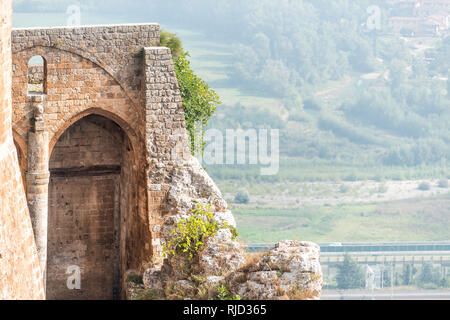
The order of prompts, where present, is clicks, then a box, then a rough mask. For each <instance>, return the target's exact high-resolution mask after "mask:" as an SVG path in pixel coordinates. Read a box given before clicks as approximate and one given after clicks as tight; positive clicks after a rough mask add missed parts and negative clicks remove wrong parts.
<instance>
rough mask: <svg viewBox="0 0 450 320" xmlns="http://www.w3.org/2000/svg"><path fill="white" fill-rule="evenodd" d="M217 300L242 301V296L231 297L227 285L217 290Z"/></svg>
mask: <svg viewBox="0 0 450 320" xmlns="http://www.w3.org/2000/svg"><path fill="white" fill-rule="evenodd" d="M217 299H219V300H241V299H242V298H241V296H239V295H234V296H233V295H231V294H230V291H228V289H227V287H226V286H225V285H221V286H220V287H219V288H218V289H217Z"/></svg>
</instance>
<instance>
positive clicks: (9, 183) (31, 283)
mask: <svg viewBox="0 0 450 320" xmlns="http://www.w3.org/2000/svg"><path fill="white" fill-rule="evenodd" d="M11 19H12V1H10V0H0V172H1V176H0V299H43V298H44V288H43V281H42V277H41V270H40V267H39V261H38V257H37V251H36V245H35V243H34V239H33V229H32V226H31V221H30V217H29V214H28V210H27V205H26V199H25V192H24V187H23V183H22V177H21V174H20V168H19V164H18V158H17V152H16V148H15V146H14V142H13V137H12V130H11V114H12V104H11V47H10V44H11Z"/></svg>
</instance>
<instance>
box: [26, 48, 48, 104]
mask: <svg viewBox="0 0 450 320" xmlns="http://www.w3.org/2000/svg"><path fill="white" fill-rule="evenodd" d="M46 91H47V62H46V61H45V59H44V58H43V57H41V56H34V57H32V58H31V59H30V60H29V61H28V95H42V94H46V93H47V92H46Z"/></svg>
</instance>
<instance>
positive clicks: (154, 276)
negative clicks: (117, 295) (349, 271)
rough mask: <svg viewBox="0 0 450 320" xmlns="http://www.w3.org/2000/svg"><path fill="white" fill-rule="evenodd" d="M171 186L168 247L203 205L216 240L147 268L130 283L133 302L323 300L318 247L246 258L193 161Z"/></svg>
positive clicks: (286, 244)
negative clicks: (208, 207)
mask: <svg viewBox="0 0 450 320" xmlns="http://www.w3.org/2000/svg"><path fill="white" fill-rule="evenodd" d="M170 181H171V183H170V189H169V193H168V202H169V204H170V213H171V214H170V215H169V216H168V217H166V219H165V222H164V224H163V228H162V234H163V237H164V239H163V242H164V243H167V242H168V241H170V239H171V237H173V234H172V233H171V231H172V230H173V228H175V227H176V226H177V223H178V222H179V221H180V220H181V219H186V218H187V217H189V215H190V213H191V212H192V210H194V208H195V207H196V205H197V204H199V203H200V204H203V205H207V204H210V205H211V210H212V211H213V220H214V221H216V222H218V223H219V225H221V226H222V227H221V228H219V230H217V232H216V233H215V234H214V236H211V237H208V238H207V239H203V240H204V243H203V245H202V247H201V249H200V250H199V251H198V253H197V254H196V255H195V256H194V257H189V256H188V255H186V254H174V255H169V256H168V257H167V258H166V259H164V261H163V262H162V263H159V264H158V263H156V264H153V265H151V266H149V267H148V268H147V270H146V271H145V272H144V274H143V281H142V284H139V285H136V284H132V283H128V284H127V285H128V292H127V297H128V298H129V299H217V298H222V299H223V298H225V297H227V298H230V299H232V298H240V299H253V300H272V299H273V300H275V299H319V298H320V293H321V289H322V270H321V267H320V263H319V254H320V248H319V246H318V245H316V244H314V243H311V242H299V241H282V242H280V243H278V244H276V245H275V247H274V248H273V249H272V250H269V251H268V252H266V253H263V254H249V253H246V252H245V250H244V249H243V246H242V245H241V243H240V242H239V241H238V240H237V239H236V237H235V235H234V234H233V231H234V227H235V226H236V222H235V220H234V217H233V215H232V213H231V211H229V210H228V206H227V203H226V202H225V200H224V199H223V198H222V195H221V192H220V190H219V189H218V188H217V186H216V185H215V183H214V182H213V181H212V179H211V178H210V177H209V176H208V174H207V173H206V171H205V170H204V169H203V168H202V167H201V166H200V164H199V163H198V161H197V160H196V159H195V158H191V159H189V160H188V161H186V162H182V163H180V164H179V165H178V166H176V167H175V168H174V169H173V171H172V174H171V180H170ZM224 292H225V293H226V294H225V295H224Z"/></svg>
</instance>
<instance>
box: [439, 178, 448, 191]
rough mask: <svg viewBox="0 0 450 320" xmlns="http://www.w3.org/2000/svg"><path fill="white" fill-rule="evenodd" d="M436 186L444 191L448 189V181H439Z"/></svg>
mask: <svg viewBox="0 0 450 320" xmlns="http://www.w3.org/2000/svg"><path fill="white" fill-rule="evenodd" d="M438 186H439V188H444V189H446V188H448V179H441V180H439V182H438Z"/></svg>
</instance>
